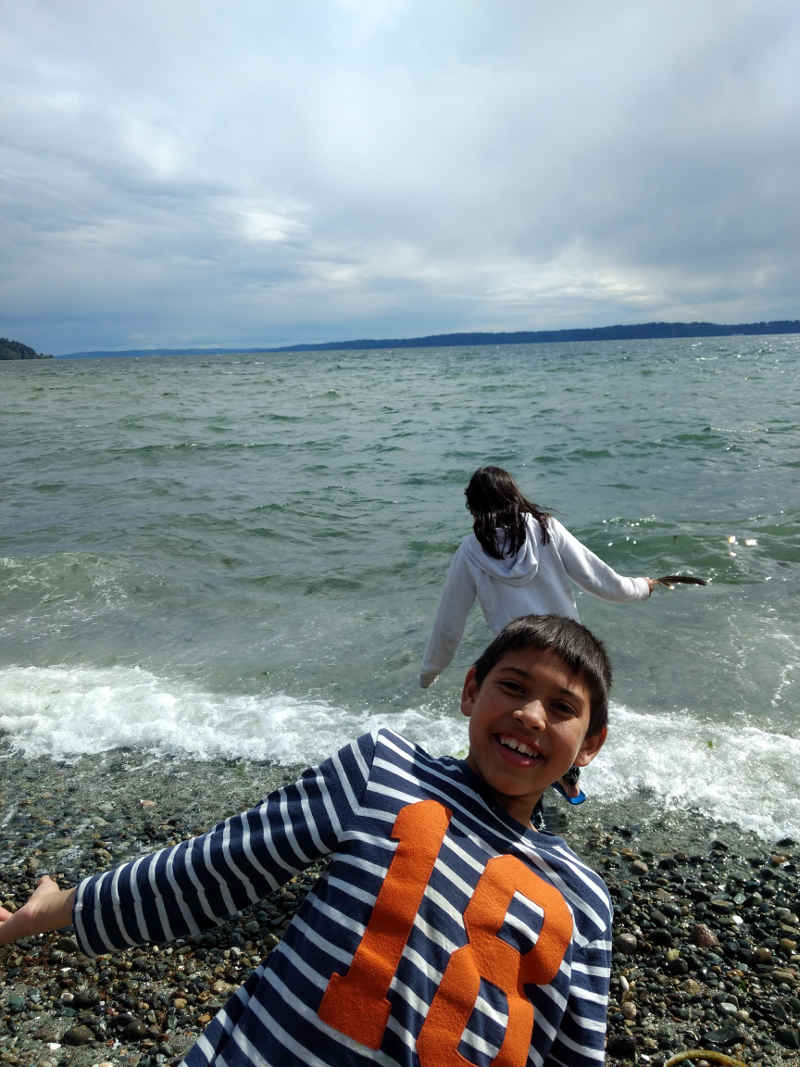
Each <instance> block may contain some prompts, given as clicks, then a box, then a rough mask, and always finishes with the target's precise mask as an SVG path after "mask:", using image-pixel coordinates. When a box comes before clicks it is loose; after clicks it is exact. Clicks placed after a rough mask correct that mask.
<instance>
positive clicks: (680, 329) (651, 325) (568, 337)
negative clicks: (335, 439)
mask: <svg viewBox="0 0 800 1067" xmlns="http://www.w3.org/2000/svg"><path fill="white" fill-rule="evenodd" d="M776 333H800V319H781V320H778V321H775V322H741V323H737V324H734V325H723V324H720V323H716V322H644V323H640V324H638V325H634V326H593V327H589V328H586V329H571V330H518V331H515V332H513V333H438V334H431V335H429V336H426V337H393V338H359V339H358V340H352V341H323V342H319V343H316V344H296V345H281V346H280V347H271V346H267V345H261V346H259V347H258V348H147V349H143V348H132V349H127V350H125V351H95V352H65V353H64V355H63V356H60V357H59V358H60V359H68V358H77V357H79V356H210V355H221V356H232V355H237V354H245V353H255V352H264V353H267V352H331V351H345V350H350V351H352V350H364V349H377V348H456V347H460V346H466V345H535V344H547V343H552V342H561V343H563V342H565V341H632V340H645V339H653V338H659V337H664V338H675V337H729V336H731V335H733V334H776Z"/></svg>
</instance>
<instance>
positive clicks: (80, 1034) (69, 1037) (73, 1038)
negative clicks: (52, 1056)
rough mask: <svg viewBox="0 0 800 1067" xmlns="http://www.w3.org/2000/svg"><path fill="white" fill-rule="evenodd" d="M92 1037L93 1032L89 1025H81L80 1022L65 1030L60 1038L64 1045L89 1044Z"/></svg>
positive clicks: (92, 1039)
mask: <svg viewBox="0 0 800 1067" xmlns="http://www.w3.org/2000/svg"><path fill="white" fill-rule="evenodd" d="M94 1039H95V1038H94V1034H93V1033H92V1031H91V1030H90V1029H89V1027H88V1026H83V1025H82V1024H81V1023H79V1024H78V1025H77V1026H73V1027H72V1029H71V1030H67V1032H66V1033H65V1034H64V1036H63V1037H62V1038H61V1040H62V1041H63V1042H64V1044H65V1045H89V1044H91V1043H92V1041H94Z"/></svg>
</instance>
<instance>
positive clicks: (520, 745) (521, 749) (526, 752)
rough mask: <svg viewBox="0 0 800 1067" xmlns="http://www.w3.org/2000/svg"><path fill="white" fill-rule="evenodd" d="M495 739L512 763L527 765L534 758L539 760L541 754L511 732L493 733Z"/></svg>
mask: <svg viewBox="0 0 800 1067" xmlns="http://www.w3.org/2000/svg"><path fill="white" fill-rule="evenodd" d="M494 738H495V741H496V742H497V743H498V745H499V746H500V748H502V749H503V751H504V753H505V754H506V758H510V759H511V760H512V761H513V762H514V763H516V762H519V763H520V764H522V765H523V766H529V765H530V764H531V763H533V762H534V761H535V760H541V759H542V758H543V757H542V754H541V752H539V750H538V749H536V748H534V747H533V746H532V745H527V744H526V743H525V742H524V741H520V740H519V738H518V737H514V736H513V735H512V734H495V735H494Z"/></svg>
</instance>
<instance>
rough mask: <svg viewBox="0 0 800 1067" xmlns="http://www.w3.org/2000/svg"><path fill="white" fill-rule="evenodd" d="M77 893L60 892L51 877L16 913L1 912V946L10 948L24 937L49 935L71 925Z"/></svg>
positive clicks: (69, 890) (42, 882) (43, 879)
mask: <svg viewBox="0 0 800 1067" xmlns="http://www.w3.org/2000/svg"><path fill="white" fill-rule="evenodd" d="M74 899H75V890H74V889H59V888H58V886H57V885H56V883H55V882H54V881H53V879H52V878H50V877H49V876H48V875H45V876H44V877H43V878H40V879H39V884H38V886H37V887H36V889H34V891H33V893H31V895H30V897H28V899H27V901H26V902H25V903H24V904H23V905H22V907H21V908H18V909H17V911H8V910H7V909H6V908H0V945H10V944H11V942H12V941H18V940H19V939H20V938H21V937H30V936H31V934H46V933H47V932H48V931H49V930H60V929H61V927H62V926H69V925H70V924H71V923H72V903H73V901H74Z"/></svg>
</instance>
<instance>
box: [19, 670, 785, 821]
mask: <svg viewBox="0 0 800 1067" xmlns="http://www.w3.org/2000/svg"><path fill="white" fill-rule="evenodd" d="M440 707H441V706H440V705H438V704H437V706H436V707H434V706H432V705H426V704H423V705H421V706H419V707H416V708H411V707H408V708H400V709H398V710H396V711H393V712H392V713H391V716H389V715H387V713H386V712H385V711H382V712H380V713H377V712H375V713H371V712H369V711H366V712H365V711H364V710H363V709H353V708H347V707H341V706H337V705H336V704H334V703H332V702H329V701H326V700H320V699H311V698H301V697H297V696H293V695H289V694H287V693H270V692H264V693H262V694H231V693H214V692H209V691H205V690H202V689H199V688H197V687H194V686H192V685H190V684H188V683H187V682H186V681H184V680H179V679H165V678H159V677H157V676H156V675H155V674H153V673H151V672H149V671H147V670H144V669H142V668H128V667H114V668H106V669H98V668H91V667H67V666H52V667H47V668H39V667H9V668H6V669H4V670H2V671H0V732H2V733H5V735H6V738H7V740H8V741H9V742H10V745H11V747H12V749H14V750H16V751H18V752H19V753H21V754H22V755H23V756H24V757H26V758H36V757H41V756H45V757H50V758H52V759H56V760H70V759H74V758H76V757H78V756H80V755H82V754H84V753H89V754H96V753H100V752H106V751H109V750H112V749H115V748H135V749H137V750H139V751H148V752H156V753H158V752H166V753H170V754H173V755H178V756H185V757H186V758H189V759H197V760H207V761H213V760H215V759H237V758H247V759H255V760H264V761H268V762H271V763H275V764H278V765H281V766H287V767H296V766H297V765H298V764H304V765H305V764H313V763H316V762H319V761H320V760H322V759H324V758H325V757H326V756H328V755H330V754H331V753H332V752H334V751H336V749H338V748H339V747H341V746H342V745H343V744H346V743H347V742H348V741H350V740H352V739H353V738H354V737H357V736H358V735H359V734H361V733H364V732H365V731H368V730H373V729H377V728H378V727H380V726H391V728H392V729H394V730H397V731H398V732H399V733H402V734H404V735H405V736H407V737H408V738H409V739H411V740H413V741H417V742H418V743H420V744H421V745H422V746H423V747H424V748H426V749H427V750H428V751H429V752H431V753H432V754H434V755H441V754H446V753H450V754H461V753H463V752H464V750H465V748H466V745H467V730H466V723H465V720H464V719H463V718H462V717H461V715H460V714H458V711H457V710H455V711H454V712H453V714H450V715H448V714H446V713H444V712H443V711H441V710H440ZM611 722H612V728H611V730H610V733H609V738H608V741H607V743H606V745H605V747H604V749H603V751H602V753H601V754H600V756H599V758H598V759H597V760H596V761H595V762H594V764H592V765H591V766H590V767H588V768H587V769H586V770H585V771H584V775H583V779H582V780H583V784H584V788H585V790H586V792H587V794H588V796H589V800H590V804H591V811H590V813H591V814H592V815H595V816H596V817H597V818H598V819H600V820H601V821H602V820H603V819H608V818H614V819H620V818H622V819H624V820H626V821H633V822H635V821H637V820H638V819H639V818H640V816H641V815H642V813H643V812H645V811H649V812H652V811H653V810H656V811H657V810H659V809H660V810H665V809H694V810H698V811H700V812H702V813H704V814H705V815H707V816H708V817H710V818H713V819H716V820H719V821H722V822H731V823H735V824H736V825H738V826H740V827H741V828H742V829H744V830H749V831H753V832H755V833H757V834H759V836H761V837H763V838H765V839H767V840H773V841H774V840H776V839H777V838H778V837H780V836H782V835H791V836H795V837H797V836H798V835H800V799H798V798H797V796H795V795H794V794H793V792H792V791H790V790H789V789H788V783H789V782H792V781H794V780H795V778H796V768H797V766H798V763H800V741H798V740H797V739H795V738H792V737H789V736H786V735H782V734H776V733H769V732H767V731H764V730H762V729H759V728H758V727H757V726H753V725H738V726H737V725H731V724H720V723H718V722H711V721H707V720H704V719H703V718H702V717H700V716H698V715H696V714H693V713H692V712H691V711H690V710H689V709H684V710H683V711H680V712H674V711H670V712H668V713H667V712H665V713H663V714H653V713H648V714H644V713H641V712H638V711H636V710H633V709H630V708H628V707H625V706H624V705H620V704H615V705H613V706H612V711H611Z"/></svg>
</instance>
